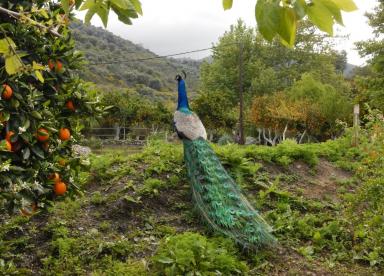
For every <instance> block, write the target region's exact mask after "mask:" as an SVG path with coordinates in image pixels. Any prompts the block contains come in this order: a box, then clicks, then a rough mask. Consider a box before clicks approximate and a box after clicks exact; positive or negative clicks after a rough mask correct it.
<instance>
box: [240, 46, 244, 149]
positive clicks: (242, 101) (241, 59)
mask: <svg viewBox="0 0 384 276" xmlns="http://www.w3.org/2000/svg"><path fill="white" fill-rule="evenodd" d="M239 47H240V51H239V101H240V114H239V144H240V145H244V144H245V139H244V97H243V43H242V42H240V44H239Z"/></svg>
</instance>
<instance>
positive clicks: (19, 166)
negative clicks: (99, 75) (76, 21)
mask: <svg viewBox="0 0 384 276" xmlns="http://www.w3.org/2000/svg"><path fill="white" fill-rule="evenodd" d="M1 9H2V13H1V16H0V84H1V88H0V93H1V99H0V208H4V207H6V208H7V209H8V210H9V211H17V210H21V211H22V213H23V214H26V213H28V211H26V210H27V209H35V208H36V204H38V205H39V206H44V204H46V203H47V202H50V200H52V199H54V198H55V197H57V196H59V195H67V194H73V193H74V192H75V191H76V190H77V189H78V188H79V187H78V185H77V179H78V178H77V176H78V172H79V171H80V168H81V166H82V165H81V163H82V160H81V159H80V157H78V156H76V155H75V154H74V153H73V151H72V145H73V144H74V143H76V142H77V141H78V139H79V130H80V129H81V127H82V126H81V123H80V122H81V121H80V119H83V118H87V117H89V116H97V115H101V114H102V112H103V109H102V106H100V104H98V103H97V102H90V100H89V99H88V97H87V90H86V89H85V84H84V83H83V82H82V81H81V80H79V79H78V78H77V77H76V74H75V70H76V69H78V68H79V65H80V64H81V55H79V53H76V51H75V50H74V42H73V40H72V39H71V36H70V32H69V31H68V28H67V24H68V17H67V16H65V15H64V11H63V9H62V6H61V5H60V4H58V3H57V2H55V1H2V4H1ZM4 10H5V12H4Z"/></svg>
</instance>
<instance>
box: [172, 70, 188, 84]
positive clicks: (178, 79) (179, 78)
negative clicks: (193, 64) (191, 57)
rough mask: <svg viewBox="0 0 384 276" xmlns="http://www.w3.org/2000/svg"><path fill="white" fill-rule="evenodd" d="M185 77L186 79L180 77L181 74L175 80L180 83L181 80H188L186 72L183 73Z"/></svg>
mask: <svg viewBox="0 0 384 276" xmlns="http://www.w3.org/2000/svg"><path fill="white" fill-rule="evenodd" d="M181 72H182V73H183V75H184V78H183V77H182V76H181V75H180V74H177V75H176V77H175V80H177V81H178V82H180V81H181V80H183V79H186V78H187V74H186V73H185V71H184V70H182V71H181Z"/></svg>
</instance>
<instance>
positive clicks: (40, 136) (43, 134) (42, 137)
mask: <svg viewBox="0 0 384 276" xmlns="http://www.w3.org/2000/svg"><path fill="white" fill-rule="evenodd" d="M36 137H37V140H38V141H40V142H45V141H47V140H48V139H49V133H48V130H46V129H45V128H39V129H38V130H37V133H36Z"/></svg>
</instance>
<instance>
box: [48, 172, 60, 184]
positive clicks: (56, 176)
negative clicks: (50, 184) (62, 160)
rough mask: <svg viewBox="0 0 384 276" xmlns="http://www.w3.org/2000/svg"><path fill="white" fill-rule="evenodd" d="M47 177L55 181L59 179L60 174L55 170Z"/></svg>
mask: <svg viewBox="0 0 384 276" xmlns="http://www.w3.org/2000/svg"><path fill="white" fill-rule="evenodd" d="M48 179H50V180H53V181H54V182H55V183H56V182H60V181H61V179H60V175H59V174H58V173H57V172H55V173H53V174H51V175H50V176H49V177H48Z"/></svg>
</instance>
